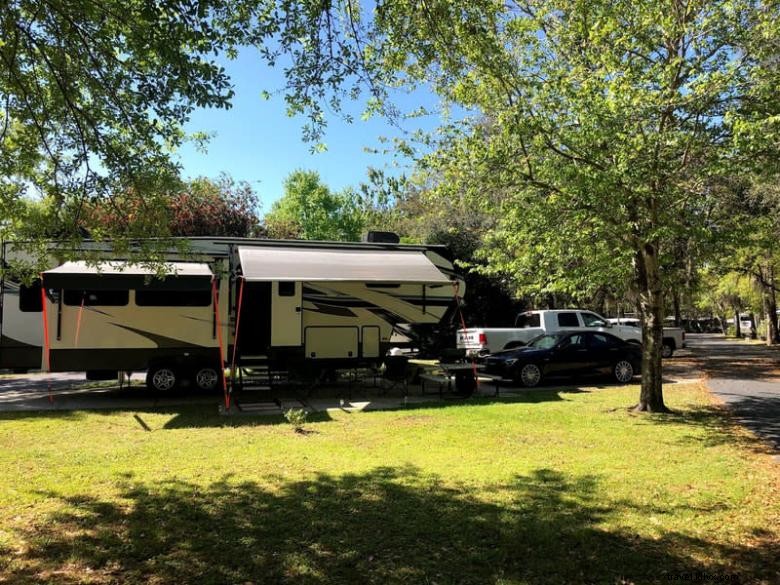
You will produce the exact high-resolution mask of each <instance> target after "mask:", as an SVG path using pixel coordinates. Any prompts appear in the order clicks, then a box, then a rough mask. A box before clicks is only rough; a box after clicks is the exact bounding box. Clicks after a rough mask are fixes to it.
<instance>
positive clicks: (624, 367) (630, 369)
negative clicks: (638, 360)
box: [612, 360, 634, 384]
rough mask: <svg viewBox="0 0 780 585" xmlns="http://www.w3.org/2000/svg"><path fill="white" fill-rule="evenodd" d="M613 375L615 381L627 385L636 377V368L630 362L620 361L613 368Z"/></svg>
mask: <svg viewBox="0 0 780 585" xmlns="http://www.w3.org/2000/svg"><path fill="white" fill-rule="evenodd" d="M612 373H613V374H614V375H615V380H617V381H618V382H620V383H621V384H627V383H628V382H630V381H631V378H633V377H634V366H632V365H631V362H629V361H628V360H620V361H619V362H618V363H616V364H615V367H614V368H612Z"/></svg>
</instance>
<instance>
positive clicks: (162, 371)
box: [146, 365, 179, 392]
mask: <svg viewBox="0 0 780 585" xmlns="http://www.w3.org/2000/svg"><path fill="white" fill-rule="evenodd" d="M178 383H179V379H178V377H177V376H176V370H174V369H173V368H172V367H171V366H165V365H163V366H153V367H151V368H149V371H148V372H147V374H146V385H147V386H148V387H149V389H150V390H158V391H160V392H167V391H169V390H173V389H174V388H175V387H176V385H177V384H178Z"/></svg>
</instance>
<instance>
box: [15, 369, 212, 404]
mask: <svg viewBox="0 0 780 585" xmlns="http://www.w3.org/2000/svg"><path fill="white" fill-rule="evenodd" d="M143 380H144V376H143V374H134V375H133V378H132V385H131V386H130V387H124V388H121V389H120V388H118V387H116V385H115V384H112V383H110V382H106V383H100V382H96V383H89V382H86V380H85V378H84V373H83V372H80V373H54V374H38V373H34V374H19V375H16V374H14V375H2V376H0V411H33V410H83V409H88V410H89V409H116V408H148V407H156V406H174V405H179V404H192V403H211V404H217V403H218V402H219V397H218V396H215V395H213V394H212V395H208V394H206V395H204V393H202V392H198V391H197V390H195V389H193V388H188V389H182V390H178V391H176V392H172V393H166V394H165V396H161V395H160V394H157V393H155V392H152V391H150V390H148V389H147V388H146V387H145V386H143Z"/></svg>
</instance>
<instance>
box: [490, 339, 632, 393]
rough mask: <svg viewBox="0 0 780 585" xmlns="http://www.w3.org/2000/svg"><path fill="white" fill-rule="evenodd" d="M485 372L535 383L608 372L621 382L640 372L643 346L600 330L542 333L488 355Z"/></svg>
mask: <svg viewBox="0 0 780 585" xmlns="http://www.w3.org/2000/svg"><path fill="white" fill-rule="evenodd" d="M484 363H485V370H484V371H485V373H486V374H490V375H493V376H500V377H501V378H504V379H509V380H513V381H515V382H516V383H517V384H519V385H522V386H529V387H530V386H536V385H537V384H539V382H541V381H542V379H543V378H546V377H557V376H581V375H585V374H608V375H610V376H612V377H613V378H614V379H615V380H617V381H618V382H621V383H627V382H630V381H631V379H632V378H633V377H634V376H635V375H636V374H638V373H639V372H640V367H641V364H642V349H641V347H640V346H639V345H638V344H636V343H629V342H627V341H623V340H622V339H620V338H618V337H615V336H614V335H611V334H610V333H603V332H598V331H568V332H566V333H554V334H550V335H540V336H539V337H536V338H534V339H532V340H531V341H530V342H529V343H528V345H525V346H523V347H519V348H516V349H510V350H507V351H502V352H499V353H495V354H492V355H489V356H488V357H487V358H485V362H484Z"/></svg>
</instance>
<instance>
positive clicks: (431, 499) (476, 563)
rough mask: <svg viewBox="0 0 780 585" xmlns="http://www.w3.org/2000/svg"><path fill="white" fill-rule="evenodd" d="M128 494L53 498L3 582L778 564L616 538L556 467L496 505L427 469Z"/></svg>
mask: <svg viewBox="0 0 780 585" xmlns="http://www.w3.org/2000/svg"><path fill="white" fill-rule="evenodd" d="M127 482H128V483H127V484H126V485H125V486H124V487H123V489H122V493H121V494H120V495H121V498H120V499H119V500H117V501H103V500H100V499H97V498H95V497H93V496H90V495H88V494H84V495H80V496H75V497H67V498H66V497H61V496H58V495H57V494H45V495H46V496H47V497H49V498H52V499H53V500H54V499H58V500H60V502H61V503H62V504H63V508H62V510H61V511H59V512H56V513H53V514H51V516H50V517H49V518H47V519H46V520H45V521H41V522H40V523H38V524H36V525H33V526H28V527H20V528H18V529H17V530H18V531H19V533H18V537H19V538H20V539H21V540H22V541H23V542H25V543H26V548H24V549H23V552H22V553H21V554H19V555H18V556H16V557H14V558H13V559H12V560H11V561H10V562H9V563H8V564H7V565H6V566H5V567H2V566H0V577H1V576H2V574H3V572H4V573H5V577H6V579H7V580H8V581H9V582H14V583H38V582H47V581H49V582H57V583H63V584H66V585H68V584H71V583H77V582H83V581H93V582H98V583H108V582H121V583H149V582H154V583H199V584H201V583H293V584H323V583H361V584H362V583H377V584H379V583H382V584H384V583H410V584H411V583H414V584H417V583H475V584H477V583H479V584H483V583H544V584H547V583H549V584H556V585H558V584H561V583H608V584H611V585H613V584H615V583H634V582H635V583H652V582H667V581H668V580H669V578H670V576H671V577H674V576H675V575H681V574H683V573H686V574H691V573H693V572H700V573H701V572H707V573H709V574H715V573H718V574H738V575H739V579H740V581H739V582H748V581H750V580H751V579H756V580H760V579H767V582H769V580H771V578H772V576H774V575H775V571H776V570H777V568H778V558H780V550H779V549H778V548H777V547H776V546H771V545H767V546H764V547H760V548H750V547H738V546H725V545H722V544H715V543H712V542H708V541H706V540H700V539H695V538H691V537H690V536H686V535H683V534H678V533H667V534H665V535H663V536H662V537H660V538H657V539H648V538H643V537H639V536H637V535H635V534H629V533H624V532H619V531H615V530H614V529H612V530H610V529H607V528H606V527H605V526H604V525H603V521H604V520H605V519H606V518H607V517H608V516H610V515H611V514H612V513H613V512H614V511H615V509H614V508H613V507H611V506H610V505H608V504H606V503H604V502H603V498H601V497H600V492H601V490H600V489H599V481H598V479H597V478H596V477H593V476H588V475H585V476H579V477H569V476H564V475H562V474H560V473H558V472H556V471H553V470H548V469H540V470H537V471H535V472H533V473H532V474H530V475H528V476H519V477H517V478H516V479H515V481H513V482H511V483H510V484H507V485H495V486H492V487H491V488H489V489H490V492H489V498H490V500H491V501H489V502H487V501H485V500H484V499H480V497H479V496H480V494H478V493H474V492H473V491H471V490H469V489H468V488H467V487H465V486H464V487H452V486H446V485H444V484H443V483H442V481H441V480H440V478H438V477H436V476H433V475H430V474H426V473H423V472H421V471H420V470H418V469H415V468H378V469H376V470H374V471H372V472H369V473H366V474H362V475H347V476H341V477H334V476H330V475H317V476H315V477H313V478H312V479H311V480H307V481H298V482H292V483H284V482H283V481H281V480H279V479H277V480H276V482H275V484H276V485H275V487H261V486H260V485H258V484H256V483H253V482H243V483H239V482H235V481H234V480H232V479H230V478H226V479H225V480H223V481H221V482H217V483H213V484H211V485H208V486H205V487H204V486H200V485H195V484H190V483H186V482H181V481H163V482H159V483H133V482H132V479H131V478H128V479H127ZM496 502H502V503H501V504H500V505H499V504H498V503H496ZM612 506H614V504H612ZM771 536H772V535H771V534H770V535H769V536H767V537H766V538H767V539H769V538H770V537H771ZM695 559H699V560H695ZM701 559H707V560H701Z"/></svg>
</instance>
